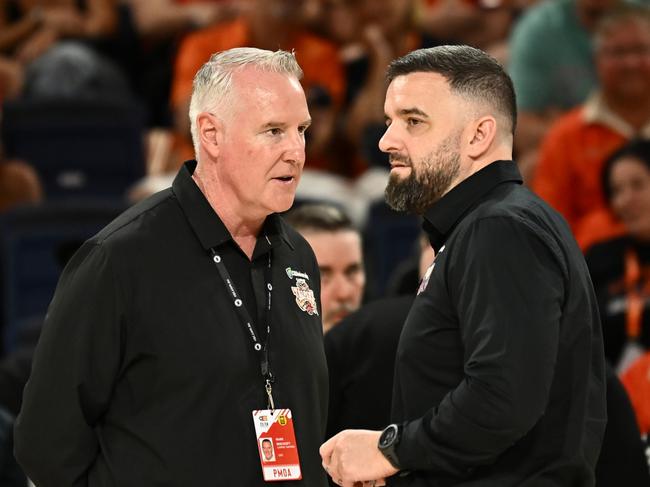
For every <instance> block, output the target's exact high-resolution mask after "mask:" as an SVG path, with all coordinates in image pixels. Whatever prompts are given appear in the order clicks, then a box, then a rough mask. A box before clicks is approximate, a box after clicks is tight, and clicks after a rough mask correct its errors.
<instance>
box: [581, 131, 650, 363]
mask: <svg viewBox="0 0 650 487" xmlns="http://www.w3.org/2000/svg"><path fill="white" fill-rule="evenodd" d="M602 187H603V193H604V194H605V199H606V201H607V203H608V205H609V206H610V207H611V209H612V211H613V212H614V214H615V215H616V217H617V218H618V219H619V220H620V221H621V222H622V224H623V227H624V228H625V234H624V235H622V236H620V237H616V238H612V239H609V240H606V241H603V242H600V243H598V244H595V245H594V246H592V247H591V248H589V249H588V250H587V252H586V255H585V258H586V260H587V264H588V265H589V270H590V273H591V276H592V281H593V283H594V289H595V290H596V295H597V297H598V302H599V307H600V319H601V322H602V326H603V341H604V345H605V356H606V357H607V359H608V360H609V362H610V363H611V364H612V365H613V366H614V367H615V368H616V369H617V370H618V371H619V373H622V372H624V371H625V369H626V368H627V367H629V365H630V364H631V363H632V362H633V361H634V360H635V359H636V358H638V357H639V356H640V355H641V354H643V353H644V352H646V351H647V350H648V349H650V312H649V308H650V140H634V141H632V142H630V143H629V144H626V145H625V146H623V147H622V148H620V149H619V150H617V151H616V152H614V153H613V154H612V155H610V157H609V158H608V159H607V160H606V161H605V164H604V167H603V171H602Z"/></svg>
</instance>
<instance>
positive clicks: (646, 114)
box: [603, 93, 650, 131]
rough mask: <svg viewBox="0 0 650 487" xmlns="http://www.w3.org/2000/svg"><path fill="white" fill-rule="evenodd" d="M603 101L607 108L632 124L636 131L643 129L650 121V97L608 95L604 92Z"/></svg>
mask: <svg viewBox="0 0 650 487" xmlns="http://www.w3.org/2000/svg"><path fill="white" fill-rule="evenodd" d="M603 101H604V102H605V104H606V105H607V108H609V109H610V110H611V111H612V112H614V113H615V114H616V115H618V116H619V117H621V118H622V119H623V120H625V121H626V122H627V123H628V124H630V125H631V126H632V127H633V128H634V129H635V131H639V130H641V129H642V128H643V127H644V126H645V125H647V124H648V122H650V98H648V97H635V98H621V97H613V96H609V97H608V96H607V95H606V94H604V93H603Z"/></svg>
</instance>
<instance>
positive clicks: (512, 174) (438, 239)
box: [422, 161, 523, 252]
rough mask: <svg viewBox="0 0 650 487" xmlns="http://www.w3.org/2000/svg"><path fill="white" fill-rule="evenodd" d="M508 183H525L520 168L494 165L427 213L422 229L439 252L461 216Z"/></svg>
mask: <svg viewBox="0 0 650 487" xmlns="http://www.w3.org/2000/svg"><path fill="white" fill-rule="evenodd" d="M506 181H512V182H516V183H518V184H521V183H522V182H523V179H522V177H521V174H520V173H519V169H518V168H517V165H516V164H515V163H514V162H513V161H496V162H493V163H491V164H488V165H487V166H486V167H484V168H483V169H481V170H480V171H477V172H476V173H474V174H472V175H471V176H470V177H468V178H467V179H465V180H464V181H461V182H460V184H458V185H457V186H456V187H454V188H452V189H451V191H449V192H448V193H447V194H445V195H444V196H443V197H442V198H440V200H439V201H437V202H436V203H434V204H433V205H432V206H431V207H430V208H429V209H428V210H427V211H426V212H425V213H424V222H423V224H422V227H423V229H424V230H425V231H426V232H427V234H428V235H429V240H430V241H431V245H432V246H433V248H434V249H435V250H436V252H437V251H438V250H439V249H440V247H441V246H442V244H443V243H444V241H445V240H446V239H447V236H448V235H449V234H450V233H451V231H452V230H453V229H454V228H455V227H456V225H457V224H458V222H460V220H461V219H462V217H463V216H464V215H465V214H466V213H467V212H468V211H469V210H470V209H471V208H472V207H474V206H475V205H476V204H477V203H478V202H479V201H480V200H481V198H482V197H483V196H484V195H485V194H486V193H488V192H490V191H491V190H492V189H494V188H495V187H496V186H498V185H499V184H501V183H504V182H506Z"/></svg>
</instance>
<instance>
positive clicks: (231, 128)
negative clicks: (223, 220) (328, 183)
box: [215, 67, 310, 217]
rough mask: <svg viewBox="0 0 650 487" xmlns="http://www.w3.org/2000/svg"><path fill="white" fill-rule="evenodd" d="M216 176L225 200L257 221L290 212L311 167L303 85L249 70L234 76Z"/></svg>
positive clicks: (243, 70)
mask: <svg viewBox="0 0 650 487" xmlns="http://www.w3.org/2000/svg"><path fill="white" fill-rule="evenodd" d="M233 86H234V89H233V93H232V97H231V100H232V101H230V103H229V105H230V106H231V107H232V108H231V110H230V113H228V114H224V115H223V120H222V129H223V130H222V131H221V134H220V136H219V140H218V144H217V146H218V147H217V149H218V157H217V159H218V160H217V161H216V163H215V164H216V171H217V175H218V180H219V182H220V188H219V190H220V191H222V193H223V197H224V198H227V199H230V201H232V202H233V203H232V204H233V206H235V207H238V208H239V209H241V211H243V212H245V213H246V214H247V215H248V216H251V217H265V216H266V215H268V214H270V213H275V212H282V211H286V210H288V209H289V208H290V207H291V205H292V204H293V200H294V196H295V193H296V187H297V185H298V182H299V180H300V176H301V174H302V169H303V166H304V163H305V131H306V129H307V127H308V126H309V124H310V116H309V110H308V109H307V102H306V100H305V94H304V92H303V90H302V87H301V86H300V82H299V81H298V80H297V79H296V78H294V77H289V76H286V75H284V74H278V73H270V72H264V71H260V70H258V69H256V68H253V67H246V68H243V69H241V70H239V71H236V72H235V73H233Z"/></svg>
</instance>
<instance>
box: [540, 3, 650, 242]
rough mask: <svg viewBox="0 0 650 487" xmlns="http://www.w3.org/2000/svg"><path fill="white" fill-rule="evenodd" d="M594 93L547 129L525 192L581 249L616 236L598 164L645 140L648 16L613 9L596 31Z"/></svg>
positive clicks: (649, 82) (648, 122)
mask: <svg viewBox="0 0 650 487" xmlns="http://www.w3.org/2000/svg"><path fill="white" fill-rule="evenodd" d="M595 49H596V51H595V54H596V67H597V70H598V76H599V82H600V86H599V89H598V90H597V91H596V92H595V93H594V94H593V95H592V96H591V97H590V98H589V99H588V100H587V102H585V104H583V105H582V106H580V107H578V108H576V109H574V110H572V111H571V112H569V113H567V114H566V115H564V116H562V117H561V118H560V119H559V120H558V121H557V122H555V123H554V124H553V126H552V128H551V130H550V131H549V133H548V135H547V136H546V138H545V139H544V141H543V144H542V148H541V153H540V159H539V163H538V166H537V168H536V171H535V174H534V177H533V181H532V187H533V189H534V190H535V191H536V192H537V193H538V194H539V195H540V196H541V197H542V198H544V199H545V200H546V201H547V202H549V203H550V204H551V205H552V206H554V207H555V208H556V209H557V210H558V211H560V213H562V214H563V215H564V217H565V218H566V219H567V221H568V222H569V224H570V225H571V228H572V230H573V231H574V233H575V235H576V239H577V240H578V243H579V244H580V245H581V246H582V248H586V247H587V246H588V245H589V244H591V243H594V242H595V241H597V240H600V239H604V238H607V237H608V236H611V235H614V234H618V233H620V230H621V229H620V226H619V225H617V224H616V223H615V222H614V221H613V219H611V218H610V219H607V218H601V219H600V221H601V222H605V223H604V226H603V227H602V228H598V229H596V230H594V228H593V226H590V225H588V224H586V222H588V221H589V220H590V219H591V218H593V215H594V214H597V213H598V212H601V213H602V212H604V211H607V206H606V202H605V197H604V195H603V192H602V189H601V184H600V174H601V170H602V168H603V165H604V162H605V159H606V157H607V156H608V155H609V154H610V153H612V152H613V151H614V150H615V149H617V148H618V147H620V146H622V145H623V144H624V143H625V142H626V141H627V140H629V139H631V138H633V137H649V136H650V97H648V93H649V92H650V10H649V9H648V7H643V6H631V5H628V6H621V7H619V8H617V9H616V10H615V11H613V12H611V13H610V14H608V15H607V16H605V17H604V18H603V20H602V22H601V23H600V24H599V27H598V28H597V31H596V37H595Z"/></svg>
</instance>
